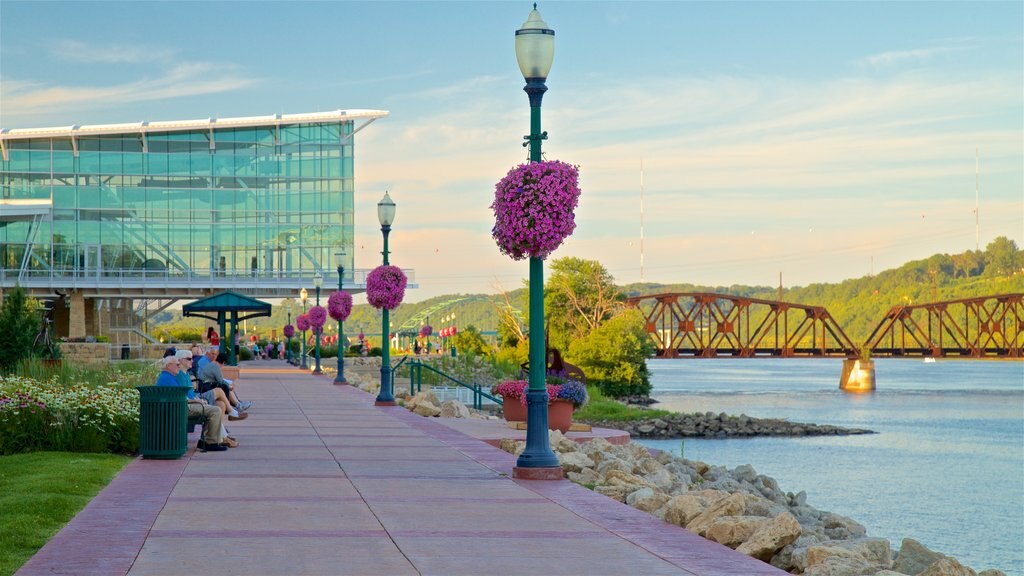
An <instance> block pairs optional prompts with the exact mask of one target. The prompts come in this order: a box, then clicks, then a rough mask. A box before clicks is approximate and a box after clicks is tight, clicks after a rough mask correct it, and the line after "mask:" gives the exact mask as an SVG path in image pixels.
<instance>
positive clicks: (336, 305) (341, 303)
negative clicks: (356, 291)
mask: <svg viewBox="0 0 1024 576" xmlns="http://www.w3.org/2000/svg"><path fill="white" fill-rule="evenodd" d="M327 313H328V314H330V315H331V318H334V320H336V321H337V322H344V321H345V320H347V319H348V315H349V314H351V313H352V295H351V294H349V293H348V292H345V291H342V290H339V291H337V292H335V293H334V294H331V297H330V298H328V299H327Z"/></svg>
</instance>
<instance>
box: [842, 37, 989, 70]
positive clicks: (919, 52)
mask: <svg viewBox="0 0 1024 576" xmlns="http://www.w3.org/2000/svg"><path fill="white" fill-rule="evenodd" d="M969 44H970V39H967V38H957V39H952V40H947V41H945V42H944V43H942V44H940V45H937V46H930V47H927V48H912V49H909V50H890V51H888V52H880V53H878V54H872V55H870V56H865V57H864V58H860V59H858V60H856V61H854V64H855V65H857V66H861V67H866V68H875V69H878V68H891V67H895V66H904V65H907V64H919V63H922V62H927V61H928V60H931V59H932V58H934V57H935V56H940V55H945V54H951V53H953V52H959V51H961V50H966V49H967V47H968V45H969Z"/></svg>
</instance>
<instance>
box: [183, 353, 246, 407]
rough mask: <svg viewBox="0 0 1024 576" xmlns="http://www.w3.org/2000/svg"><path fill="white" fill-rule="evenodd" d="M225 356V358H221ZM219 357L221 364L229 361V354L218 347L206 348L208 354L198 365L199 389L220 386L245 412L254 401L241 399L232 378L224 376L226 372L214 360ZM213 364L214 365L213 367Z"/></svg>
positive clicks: (235, 405)
mask: <svg viewBox="0 0 1024 576" xmlns="http://www.w3.org/2000/svg"><path fill="white" fill-rule="evenodd" d="M222 357H223V360H221V358H222ZM214 359H217V360H218V361H219V362H220V365H223V364H224V363H225V362H227V356H226V355H225V354H224V353H223V352H220V350H219V349H218V348H214V347H212V346H211V347H210V348H208V349H207V350H206V354H205V355H204V356H202V357H200V358H199V360H198V362H197V363H196V365H197V366H198V370H197V372H196V378H197V379H198V380H199V391H200V392H206V391H207V390H209V389H210V388H214V387H217V388H220V389H221V391H223V392H224V395H225V396H227V399H228V401H229V402H230V403H231V405H232V406H234V407H235V408H236V409H237V410H238V411H239V412H245V411H246V410H248V409H249V408H251V407H252V402H249V401H247V400H239V399H238V395H237V394H235V390H234V388H235V387H234V385H233V383H232V382H231V380H228V379H226V378H224V372H223V371H221V369H220V365H217V362H215V361H214ZM211 365H213V366H214V367H213V368H211Z"/></svg>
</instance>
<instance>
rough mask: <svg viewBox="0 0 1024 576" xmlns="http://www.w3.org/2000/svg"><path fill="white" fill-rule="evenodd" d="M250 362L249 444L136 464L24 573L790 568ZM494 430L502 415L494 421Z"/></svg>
mask: <svg viewBox="0 0 1024 576" xmlns="http://www.w3.org/2000/svg"><path fill="white" fill-rule="evenodd" d="M252 366H253V368H249V367H247V366H245V365H243V368H242V375H241V379H240V384H239V388H240V392H241V396H242V397H243V398H244V399H248V400H252V401H254V402H255V406H254V407H253V408H252V410H251V413H252V415H251V416H250V418H249V419H248V420H244V421H240V422H232V423H230V426H229V427H230V428H231V432H232V435H233V436H235V437H236V438H238V440H239V442H240V443H241V446H239V447H238V448H234V449H231V450H229V451H227V452H210V453H198V452H195V451H194V446H195V439H196V438H197V437H196V436H194V435H193V436H192V437H191V438H192V440H191V441H192V449H191V450H190V451H189V453H188V454H187V455H186V456H185V457H184V458H182V459H180V460H172V461H156V460H142V459H138V460H136V461H134V462H132V463H131V464H129V465H128V466H127V467H126V468H125V469H124V471H122V472H121V474H119V475H118V476H117V477H116V478H115V479H114V481H113V482H112V483H111V484H110V485H109V486H108V487H107V488H106V489H104V490H103V491H102V492H101V493H100V494H99V495H98V496H97V497H96V498H95V499H94V500H93V501H92V502H91V503H90V504H89V505H88V506H87V507H86V508H85V509H84V510H83V511H82V512H81V513H79V514H78V516H76V517H75V518H74V519H73V520H72V521H71V522H70V523H69V524H68V525H67V526H66V527H65V528H64V529H63V530H61V531H60V532H59V533H58V534H57V535H56V536H55V537H54V538H53V540H51V541H50V543H48V544H47V545H46V546H45V547H44V548H43V549H42V550H40V551H39V553H38V554H36V555H35V556H34V557H33V558H32V559H31V560H30V561H29V562H28V563H27V564H26V565H25V566H24V567H23V568H22V569H21V570H20V571H19V572H18V573H17V574H18V575H19V576H30V575H42V574H66V575H75V576H90V575H97V576H98V575H103V576H110V575H118V576H120V575H125V574H130V575H132V576H149V575H160V576H169V575H178V574H181V575H185V574H208V575H211V576H229V575H235V574H237V575H249V576H255V575H263V574H267V575H305V574H308V575H317V576H320V575H323V576H327V575H342V574H354V575H378V574H379V575H388V576H399V575H405V574H437V575H461V574H466V575H481V574H500V575H515V574H549V573H550V574H559V575H601V574H608V575H619V574H643V575H662V574H675V575H702V576H730V575H735V576H759V575H769V574H784V572H781V571H779V570H776V569H774V568H772V567H771V566H768V565H767V564H764V563H762V562H759V561H757V560H753V559H751V558H748V557H746V556H743V555H741V554H738V553H736V552H733V551H732V550H729V549H728V548H725V547H724V546H720V545H718V544H715V543H713V542H709V541H707V540H704V539H703V538H700V537H699V536H696V535H694V534H692V533H690V532H687V531H686V530H683V529H682V528H678V527H676V526H672V525H669V524H667V523H665V522H662V521H661V520H658V519H657V518H655V517H653V516H650V515H649V514H646V513H644V512H640V511H638V510H634V509H633V508H631V507H629V506H626V505H624V504H620V503H618V502H615V501H613V500H611V499H609V498H607V497H605V496H602V495H600V494H597V493H595V492H592V491H590V490H587V489H586V488H583V487H581V486H577V485H575V484H573V483H571V482H569V481H567V480H562V481H554V482H552V481H521V480H513V479H512V478H511V472H512V467H513V466H514V465H515V457H514V456H512V455H511V454H507V453H505V452H502V451H500V450H498V449H497V448H494V447H493V446H491V445H489V444H487V443H485V442H483V441H481V440H478V439H476V438H474V437H472V436H470V435H467V434H465V433H463V432H460V431H459V430H457V429H454V428H452V427H449V426H445V425H444V424H441V423H440V422H439V420H438V419H436V418H432V419H428V418H422V417H420V416H416V415H414V414H412V413H410V412H408V411H407V410H405V409H404V408H401V407H388V408H376V407H374V406H373V397H372V396H370V395H368V394H366V393H364V392H362V391H360V390H358V389H356V388H353V387H351V386H335V385H333V384H332V383H331V381H330V379H329V378H327V377H314V376H310V375H308V374H305V373H303V372H300V371H299V370H298V369H295V368H292V367H290V366H287V365H286V364H284V363H283V362H280V363H278V362H273V363H271V362H261V363H259V364H258V365H257V364H253V365H252ZM494 425H495V426H496V427H502V428H503V427H504V423H502V422H497V421H495V422H494Z"/></svg>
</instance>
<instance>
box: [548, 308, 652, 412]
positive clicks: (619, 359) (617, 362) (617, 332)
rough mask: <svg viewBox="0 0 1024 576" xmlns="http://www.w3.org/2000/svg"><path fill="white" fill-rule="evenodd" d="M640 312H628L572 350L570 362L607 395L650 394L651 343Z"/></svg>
mask: <svg viewBox="0 0 1024 576" xmlns="http://www.w3.org/2000/svg"><path fill="white" fill-rule="evenodd" d="M644 323H645V320H644V318H643V315H642V314H641V313H640V311H639V310H634V309H629V310H625V311H623V312H621V313H619V314H617V315H616V316H614V317H612V318H611V319H609V320H607V321H606V322H605V323H604V324H602V325H601V326H599V327H598V328H596V329H595V330H594V331H593V332H591V333H590V334H588V335H587V336H586V337H585V338H582V339H580V340H574V341H573V342H572V344H570V346H569V354H568V356H569V359H570V361H571V362H573V363H574V364H576V365H577V366H579V367H580V368H581V369H582V370H583V372H584V373H585V374H586V375H587V379H588V381H589V382H590V383H592V384H597V385H598V386H599V387H600V388H601V391H602V392H604V393H605V394H606V395H608V396H611V397H614V398H621V397H623V396H631V395H634V394H649V393H650V391H651V382H650V375H649V374H648V372H647V357H648V356H649V355H650V351H651V342H650V338H649V337H648V335H647V332H646V330H645V328H644Z"/></svg>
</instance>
